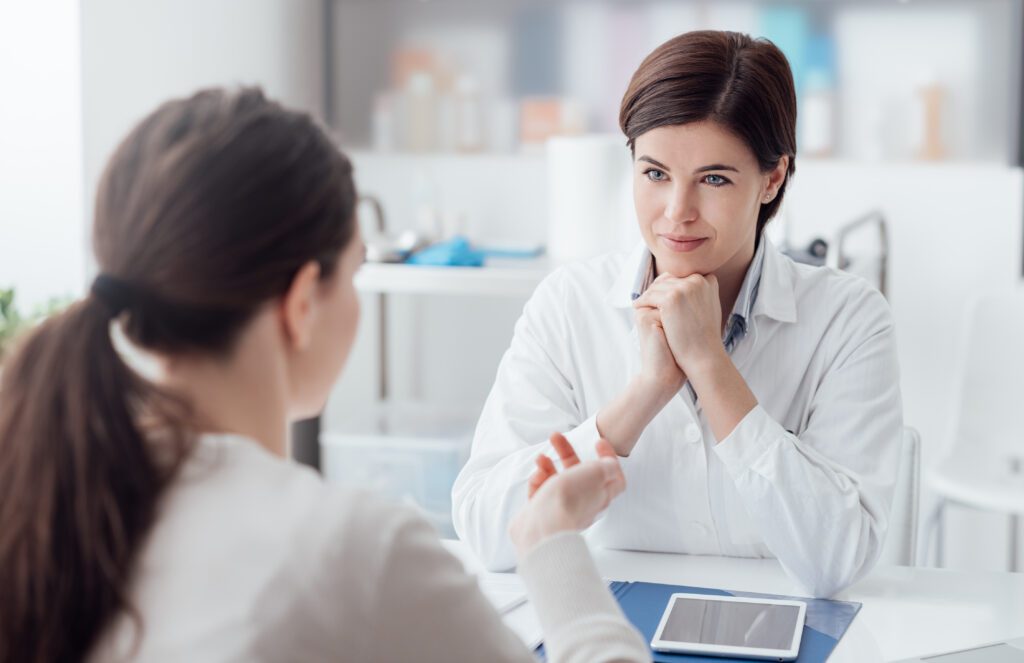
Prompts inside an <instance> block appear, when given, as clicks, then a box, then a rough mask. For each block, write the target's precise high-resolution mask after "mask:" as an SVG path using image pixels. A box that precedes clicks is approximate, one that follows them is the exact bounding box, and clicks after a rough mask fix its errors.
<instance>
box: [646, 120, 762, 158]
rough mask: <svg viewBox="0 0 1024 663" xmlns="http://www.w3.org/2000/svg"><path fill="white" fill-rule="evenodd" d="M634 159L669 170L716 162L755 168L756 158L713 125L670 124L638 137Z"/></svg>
mask: <svg viewBox="0 0 1024 663" xmlns="http://www.w3.org/2000/svg"><path fill="white" fill-rule="evenodd" d="M634 146H635V150H634V151H635V153H636V156H637V157H641V156H648V157H651V158H653V159H656V160H658V161H660V162H661V163H663V164H665V165H667V166H669V167H673V166H680V167H690V166H692V167H694V168H699V167H700V166H704V165H707V164H712V163H717V164H726V165H730V166H734V167H736V168H745V167H746V168H756V167H757V159H756V158H755V157H754V153H753V152H751V150H750V148H748V147H747V145H746V143H744V142H743V140H742V139H741V138H740V137H739V136H737V135H736V134H734V133H733V132H731V131H729V130H728V129H726V128H724V127H722V126H721V125H720V124H717V123H715V122H691V123H689V124H672V125H668V126H664V127H658V128H656V129H651V130H650V131H648V132H645V133H643V134H641V135H639V136H638V137H637V139H636V141H635V143H634Z"/></svg>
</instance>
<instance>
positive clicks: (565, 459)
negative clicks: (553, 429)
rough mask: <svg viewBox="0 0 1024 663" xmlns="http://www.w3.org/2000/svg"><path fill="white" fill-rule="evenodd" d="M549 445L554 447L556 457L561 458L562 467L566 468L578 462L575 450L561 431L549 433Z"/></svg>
mask: <svg viewBox="0 0 1024 663" xmlns="http://www.w3.org/2000/svg"><path fill="white" fill-rule="evenodd" d="M551 446H552V447H554V448H555V452H556V453H557V454H558V457H559V458H560V459H562V467H566V468H568V467H572V466H573V465H578V464H579V462H580V458H579V456H577V455H576V450H575V449H573V448H572V445H571V444H569V440H567V439H565V436H564V435H562V434H561V433H552V434H551Z"/></svg>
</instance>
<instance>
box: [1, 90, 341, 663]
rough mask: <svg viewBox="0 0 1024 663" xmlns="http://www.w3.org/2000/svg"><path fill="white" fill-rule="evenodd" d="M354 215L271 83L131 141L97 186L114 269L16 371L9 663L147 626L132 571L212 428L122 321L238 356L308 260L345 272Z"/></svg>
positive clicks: (319, 136) (7, 433)
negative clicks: (130, 357) (135, 365)
mask: <svg viewBox="0 0 1024 663" xmlns="http://www.w3.org/2000/svg"><path fill="white" fill-rule="evenodd" d="M354 207H355V187H354V185H353V182H352V177H351V166H350V164H349V162H348V160H347V159H346V158H345V156H344V155H343V154H341V152H339V151H338V149H337V148H336V147H335V146H334V144H333V143H332V142H331V140H330V139H329V138H328V136H327V135H326V133H325V132H324V131H323V130H322V129H321V128H320V126H319V125H317V123H316V122H314V121H313V120H312V119H311V118H309V117H308V116H307V115H305V114H302V113H297V112H293V111H289V110H286V109H284V108H282V107H281V106H279V105H278V104H276V103H273V102H271V101H268V100H267V99H266V98H264V96H263V94H262V93H261V92H260V91H259V90H255V89H243V90H238V91H224V90H208V91H204V92H200V93H198V94H196V95H194V96H193V97H191V98H188V99H182V100H176V101H172V102H168V103H167V104H164V105H163V106H161V107H160V108H159V109H157V110H156V111H155V112H154V113H152V114H151V115H150V116H148V117H147V118H145V119H144V120H143V121H142V122H141V123H140V124H139V126H138V127H136V128H135V129H134V130H133V131H132V132H131V133H130V134H129V135H128V137H127V138H126V139H125V140H124V142H123V143H122V144H121V145H120V147H119V148H118V149H117V151H116V152H115V154H114V155H113V156H112V158H111V160H110V163H109V164H108V166H107V169H106V171H105V172H104V175H103V178H102V180H101V182H100V185H99V189H98V191H97V198H96V208H95V214H94V227H93V248H94V252H95V254H96V260H97V264H98V266H99V268H100V275H99V276H98V277H97V278H96V280H95V282H94V283H93V285H92V287H91V289H90V292H89V294H88V295H87V296H86V297H85V298H84V299H82V300H81V301H79V302H77V303H75V304H73V305H72V306H71V307H70V308H68V309H67V310H66V311H64V312H63V313H61V314H59V315H57V316H55V317H53V318H51V319H49V320H47V321H46V322H44V323H43V324H42V325H40V326H39V327H38V328H37V329H36V330H34V331H33V332H32V333H31V334H30V335H29V336H28V337H27V338H25V339H24V341H23V343H22V345H21V347H20V348H19V349H18V350H17V351H16V352H15V353H14V354H13V355H12V356H10V358H9V359H8V361H7V363H6V365H4V366H3V368H2V371H0V663H8V662H11V663H13V662H17V663H37V662H39V663H42V662H44V661H46V662H49V661H77V660H81V659H83V658H85V657H86V656H88V654H89V652H90V651H91V650H92V648H93V647H94V646H95V645H96V643H97V641H98V640H99V638H100V637H101V634H102V632H103V630H104V629H105V628H106V627H107V626H108V625H109V624H110V623H111V622H112V621H113V619H114V618H115V617H116V616H117V615H119V614H122V613H125V614H129V615H131V614H132V605H131V602H130V600H129V596H130V594H131V592H130V587H131V581H132V572H133V566H134V562H135V559H136V557H137V556H138V552H139V549H140V547H141V544H142V542H143V540H144V539H145V537H146V534H147V533H148V531H149V530H150V528H151V527H152V525H153V523H154V521H155V519H156V516H157V512H158V509H159V503H160V498H161V496H162V494H163V493H164V491H165V489H166V488H167V487H168V485H169V483H170V482H171V481H172V480H173V479H174V477H175V474H176V472H177V470H178V469H179V468H180V466H181V463H182V462H183V461H184V460H185V459H186V458H187V457H188V454H189V453H190V451H191V449H192V447H193V446H194V443H195V434H196V433H197V432H198V431H199V430H200V429H201V425H200V422H197V421H196V420H195V418H194V416H193V411H194V408H192V407H191V406H190V405H189V404H188V403H187V402H186V401H184V400H183V399H182V398H180V397H178V396H176V395H175V394H173V393H170V392H167V391H165V390H163V389H162V388H159V387H157V386H156V385H154V384H153V383H151V382H149V381H148V380H147V379H145V378H144V377H143V376H142V375H140V374H138V373H136V372H135V371H134V370H133V369H132V368H131V367H130V366H129V365H128V364H127V363H125V361H124V360H123V359H122V357H121V355H120V354H119V351H118V349H117V348H115V345H114V343H113V340H112V330H113V328H114V327H115V326H116V327H117V328H119V329H120V330H121V332H122V333H123V335H124V338H125V339H126V340H127V341H128V342H130V343H131V344H133V345H134V346H136V347H137V348H139V349H141V350H144V351H150V352H155V353H157V354H160V355H163V356H166V357H173V356H175V355H184V354H189V355H195V354H200V355H210V356H219V357H223V356H227V355H228V354H229V353H230V352H231V351H232V349H233V347H234V343H235V340H236V338H237V337H238V336H239V334H240V333H241V332H242V330H243V329H244V327H245V325H246V323H247V322H248V321H249V320H250V319H252V317H253V316H255V314H256V312H257V311H258V310H259V309H260V308H261V307H263V306H264V305H266V304H267V303H268V302H270V301H272V300H273V299H274V298H277V297H280V296H282V295H283V294H284V293H285V292H286V291H287V289H288V287H289V285H290V284H291V282H292V280H293V278H294V277H295V274H296V273H297V272H298V271H299V269H301V268H302V267H303V266H304V265H307V264H309V262H310V261H316V262H317V263H318V264H319V266H320V277H321V279H324V280H326V279H328V278H330V277H331V275H332V274H333V272H334V269H335V268H336V266H337V263H338V260H339V257H340V255H341V252H342V250H343V249H344V248H345V246H346V245H347V244H348V243H349V241H350V240H351V239H352V237H353V236H354V234H355V219H354V214H353V212H354ZM135 622H136V624H137V625H138V626H140V627H143V628H144V626H145V625H144V624H141V620H139V619H138V618H136V619H135Z"/></svg>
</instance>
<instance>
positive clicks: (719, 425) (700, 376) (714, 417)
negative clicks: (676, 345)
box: [684, 345, 757, 441]
mask: <svg viewBox="0 0 1024 663" xmlns="http://www.w3.org/2000/svg"><path fill="white" fill-rule="evenodd" d="M684 368H685V369H686V373H687V375H688V376H689V377H690V384H691V385H692V386H693V390H694V391H695V392H697V398H699V399H700V403H701V407H702V408H703V410H704V416H705V417H707V420H708V425H709V426H710V427H711V432H712V434H713V435H714V436H715V439H716V440H719V441H721V440H724V439H725V438H727V437H728V436H729V435H730V434H731V433H732V432H733V430H735V428H736V426H738V425H739V423H740V422H741V421H743V418H744V417H745V416H747V414H749V413H750V411H751V410H753V409H754V408H755V407H756V406H757V398H756V397H755V396H754V393H753V392H752V391H750V387H749V386H747V381H746V380H744V379H743V376H742V375H740V372H739V371H738V370H736V366H735V364H733V363H732V359H731V358H730V357H729V355H728V354H727V353H726V351H725V348H724V347H722V346H721V345H717V346H715V347H714V348H713V350H712V351H710V352H708V353H707V355H706V356H705V357H703V358H701V359H700V360H697V361H694V362H692V364H691V365H687V366H685V367H684Z"/></svg>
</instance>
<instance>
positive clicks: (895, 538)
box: [878, 428, 921, 566]
mask: <svg viewBox="0 0 1024 663" xmlns="http://www.w3.org/2000/svg"><path fill="white" fill-rule="evenodd" d="M920 494H921V437H920V436H919V435H918V433H917V431H916V430H914V429H913V428H904V429H903V444H902V447H901V449H900V469H899V474H897V475H896V492H895V494H894V495H893V501H892V511H891V512H890V514H889V531H888V534H886V537H885V545H884V546H883V547H882V555H881V557H879V559H878V563H879V564H886V565H900V566H914V565H915V564H916V563H917V518H918V504H919V497H920Z"/></svg>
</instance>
